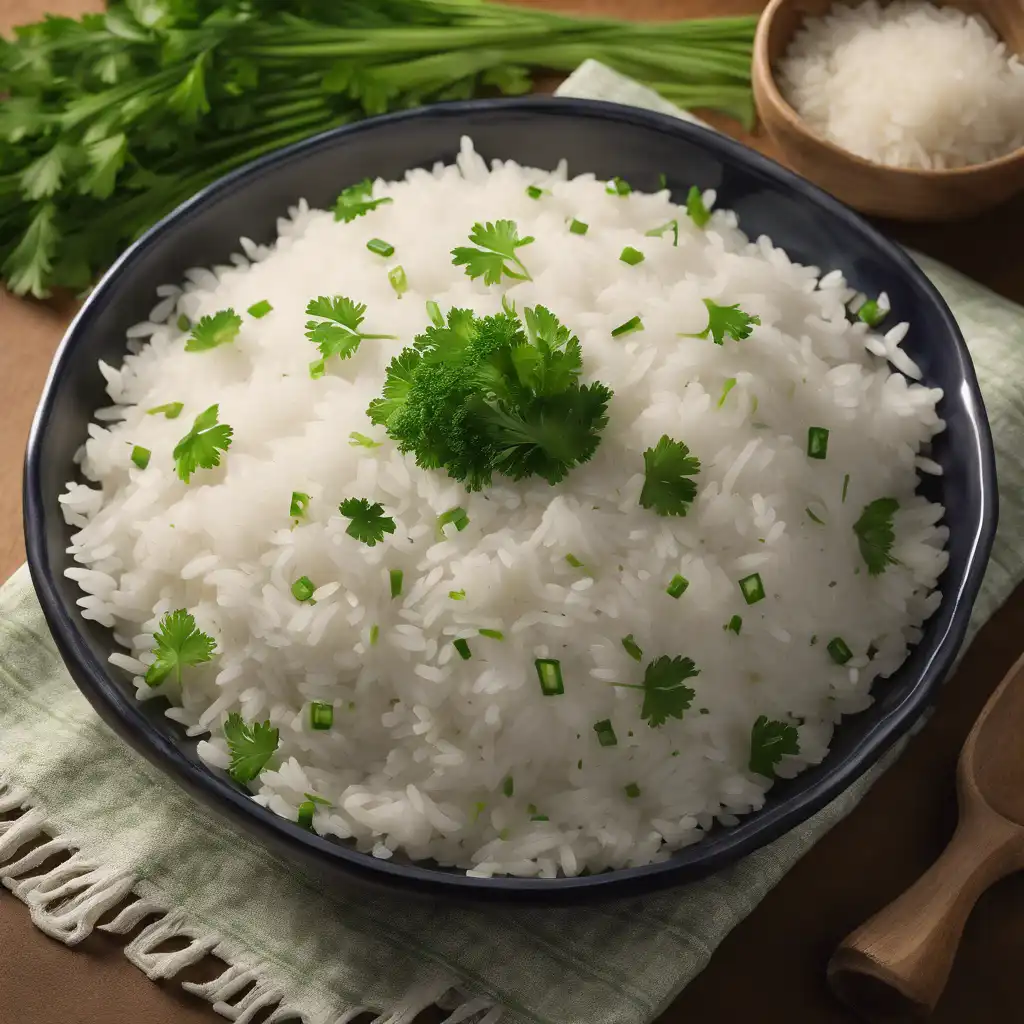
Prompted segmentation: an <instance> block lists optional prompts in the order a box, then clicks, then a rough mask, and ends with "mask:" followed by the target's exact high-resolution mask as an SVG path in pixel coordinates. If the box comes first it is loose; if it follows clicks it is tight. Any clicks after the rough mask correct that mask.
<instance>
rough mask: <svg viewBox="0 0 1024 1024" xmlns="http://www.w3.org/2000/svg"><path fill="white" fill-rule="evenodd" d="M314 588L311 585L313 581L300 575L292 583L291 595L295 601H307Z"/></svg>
mask: <svg viewBox="0 0 1024 1024" xmlns="http://www.w3.org/2000/svg"><path fill="white" fill-rule="evenodd" d="M315 590H316V587H314V586H313V581H312V580H311V579H310V578H309V577H308V576H300V577H299V578H298V579H297V580H296V581H295V582H294V583H293V584H292V597H294V598H295V600H296V601H308V600H309V599H310V598H311V597H312V596H313V592H314V591H315Z"/></svg>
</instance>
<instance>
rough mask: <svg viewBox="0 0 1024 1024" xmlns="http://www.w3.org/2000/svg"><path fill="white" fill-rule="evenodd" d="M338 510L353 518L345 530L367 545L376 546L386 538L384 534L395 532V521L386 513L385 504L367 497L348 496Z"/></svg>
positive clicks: (347, 517) (350, 518) (346, 516)
mask: <svg viewBox="0 0 1024 1024" xmlns="http://www.w3.org/2000/svg"><path fill="white" fill-rule="evenodd" d="M338 511H339V512H340V513H341V514H342V515H343V516H344V517H345V518H346V519H349V520H351V522H350V523H349V524H348V528H347V529H346V530H345V532H346V533H347V534H348V535H349V536H350V537H355V539H356V540H359V541H362V542H363V543H364V544H365V545H367V547H371V548H372V547H374V546H375V545H376V544H378V543H379V542H380V541H382V540H383V539H384V534H386V533H394V532H395V521H394V519H392V518H391V517H390V516H386V515H385V514H384V506H383V505H382V504H381V503H380V502H379V501H375V502H373V503H372V504H371V503H370V502H369V501H368V500H367V499H366V498H346V499H345V500H344V501H343V502H342V503H341V504H340V505H339V506H338Z"/></svg>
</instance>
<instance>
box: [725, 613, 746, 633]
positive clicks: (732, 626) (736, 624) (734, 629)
mask: <svg viewBox="0 0 1024 1024" xmlns="http://www.w3.org/2000/svg"><path fill="white" fill-rule="evenodd" d="M722 628H723V629H724V630H726V631H727V632H729V633H735V634H736V635H737V636H739V635H740V630H741V629H742V628H743V619H741V618H740V617H739V616H738V615H734V616H733V617H732V618H731V619H730V620H729V621H728V622H727V623H726V624H725V625H724V626H723V627H722Z"/></svg>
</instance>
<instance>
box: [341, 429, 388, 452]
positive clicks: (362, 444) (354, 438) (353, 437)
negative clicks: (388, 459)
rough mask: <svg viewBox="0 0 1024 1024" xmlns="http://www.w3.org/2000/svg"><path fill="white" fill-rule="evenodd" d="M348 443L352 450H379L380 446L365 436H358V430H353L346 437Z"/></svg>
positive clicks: (379, 443) (377, 442) (378, 442)
mask: <svg viewBox="0 0 1024 1024" xmlns="http://www.w3.org/2000/svg"><path fill="white" fill-rule="evenodd" d="M348 438H349V440H348V443H349V444H350V445H351V446H352V447H353V448H379V447H380V446H381V442H380V441H374V439H373V438H372V437H367V436H366V435H365V434H360V433H359V431H358V430H353V431H352V433H351V434H349V435H348Z"/></svg>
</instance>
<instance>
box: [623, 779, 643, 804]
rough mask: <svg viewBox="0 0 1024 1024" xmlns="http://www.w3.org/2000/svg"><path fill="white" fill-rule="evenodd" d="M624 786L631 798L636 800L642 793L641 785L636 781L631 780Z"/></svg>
mask: <svg viewBox="0 0 1024 1024" xmlns="http://www.w3.org/2000/svg"><path fill="white" fill-rule="evenodd" d="M623 788H624V790H625V793H626V796H628V797H629V799H630V800H635V799H636V798H637V797H638V796H639V795H640V787H639V786H638V785H637V784H636V783H635V782H630V783H629V784H628V785H626V786H625V787H623Z"/></svg>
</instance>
